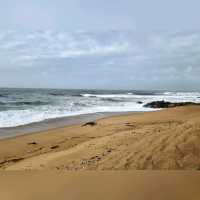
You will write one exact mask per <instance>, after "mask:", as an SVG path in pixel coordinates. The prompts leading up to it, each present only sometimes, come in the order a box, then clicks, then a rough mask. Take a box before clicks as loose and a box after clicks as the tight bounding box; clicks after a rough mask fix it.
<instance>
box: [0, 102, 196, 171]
mask: <svg viewBox="0 0 200 200" xmlns="http://www.w3.org/2000/svg"><path fill="white" fill-rule="evenodd" d="M199 131H200V107H199V106H183V107H176V108H170V109H165V110H161V111H156V112H148V113H135V114H125V115H120V116H113V117H108V118H105V119H100V120H96V121H95V124H91V125H90V124H89V125H86V126H84V123H82V124H78V125H71V126H66V127H63V128H55V129H51V130H48V131H43V132H39V133H34V134H26V135H23V136H17V137H13V138H8V139H2V140H1V141H0V167H1V169H2V170H47V169H53V170H66V171H67V170H73V171H77V170H147V169H149V170H199V168H200V160H199V156H200V145H199V143H200V139H199V138H200V137H199V133H200V132H199Z"/></svg>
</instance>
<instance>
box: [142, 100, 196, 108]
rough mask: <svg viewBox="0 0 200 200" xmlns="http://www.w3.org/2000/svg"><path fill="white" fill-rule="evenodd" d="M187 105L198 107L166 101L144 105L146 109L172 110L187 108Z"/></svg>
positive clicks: (189, 103) (187, 103)
mask: <svg viewBox="0 0 200 200" xmlns="http://www.w3.org/2000/svg"><path fill="white" fill-rule="evenodd" d="M189 105H200V104H199V103H194V102H179V103H172V102H168V101H152V102H150V103H147V104H145V105H144V107H147V108H173V107H177V106H189Z"/></svg>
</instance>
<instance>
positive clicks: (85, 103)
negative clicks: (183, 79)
mask: <svg viewBox="0 0 200 200" xmlns="http://www.w3.org/2000/svg"><path fill="white" fill-rule="evenodd" d="M157 100H165V101H170V102H186V101H191V102H199V103H200V92H169V91H135V90H127V91H125V90H64V89H11V88H10V89H7V88H1V89H0V128H6V127H16V126H20V125H27V124H30V123H34V122H40V121H43V120H47V119H53V118H59V117H67V116H76V115H80V114H90V113H98V112H112V113H113V112H128V111H152V110H154V109H151V108H145V107H144V104H146V103H149V102H151V101H157Z"/></svg>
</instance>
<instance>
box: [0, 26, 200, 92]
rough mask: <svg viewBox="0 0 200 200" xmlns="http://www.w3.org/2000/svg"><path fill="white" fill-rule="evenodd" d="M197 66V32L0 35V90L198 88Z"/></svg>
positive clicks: (199, 39)
mask: <svg viewBox="0 0 200 200" xmlns="http://www.w3.org/2000/svg"><path fill="white" fill-rule="evenodd" d="M199 63H200V32H151V33H146V34H142V35H141V34H139V33H138V32H136V31H98V32H95V31H74V32H69V31H66V32H59V31H50V30H49V31H27V32H18V31H7V32H6V31H5V32H3V31H2V32H1V33H0V84H1V85H4V84H5V85H6V84H7V85H10V86H13V85H16V86H22V85H23V82H27V78H25V77H27V76H28V77H29V78H28V80H29V81H28V85H29V86H32V87H34V86H35V87H37V86H41V87H76V88H80V87H87V88H91V87H95V88H100V87H103V88H135V89H166V88H169V89H181V88H182V85H184V88H182V89H198V84H200V80H199V76H200V67H199ZM13 73H14V74H15V75H12V76H10V77H12V80H11V79H10V77H9V75H8V74H13ZM5 76H7V79H6V80H5Z"/></svg>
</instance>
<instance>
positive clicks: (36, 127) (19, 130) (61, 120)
mask: <svg viewBox="0 0 200 200" xmlns="http://www.w3.org/2000/svg"><path fill="white" fill-rule="evenodd" d="M149 112H152V111H149ZM134 113H142V111H141V112H140V111H128V112H98V113H89V114H80V115H74V116H67V117H58V118H52V119H47V120H43V121H40V122H33V123H30V124H25V125H20V126H16V127H5V128H0V140H2V139H7V138H12V137H17V136H21V135H26V134H34V133H38V132H43V131H48V130H51V129H56V128H63V127H66V126H71V125H78V124H81V123H86V122H89V121H96V120H99V119H104V118H109V117H113V116H120V115H126V114H134Z"/></svg>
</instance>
